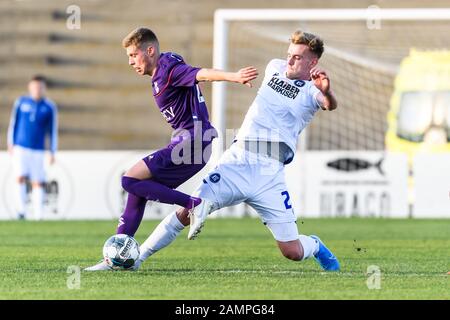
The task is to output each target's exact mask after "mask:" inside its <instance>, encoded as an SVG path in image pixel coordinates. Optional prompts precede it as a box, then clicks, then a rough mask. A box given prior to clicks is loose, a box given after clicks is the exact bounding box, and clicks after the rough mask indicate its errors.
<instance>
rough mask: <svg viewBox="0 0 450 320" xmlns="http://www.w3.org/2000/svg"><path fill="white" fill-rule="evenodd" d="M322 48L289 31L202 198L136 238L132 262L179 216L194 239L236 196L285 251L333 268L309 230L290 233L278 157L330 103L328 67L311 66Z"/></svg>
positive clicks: (161, 239)
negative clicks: (139, 239)
mask: <svg viewBox="0 0 450 320" xmlns="http://www.w3.org/2000/svg"><path fill="white" fill-rule="evenodd" d="M322 53H323V42H322V40H321V39H320V38H318V37H316V36H315V35H313V34H310V33H306V32H302V31H296V32H294V33H293V34H292V36H291V40H290V45H289V48H288V52H287V59H286V60H280V59H274V60H272V61H270V62H269V64H268V65H267V67H266V70H265V77H264V80H263V82H262V84H261V87H260V88H259V90H258V94H257V96H256V98H255V100H254V101H253V103H252V105H251V106H250V109H249V110H248V112H247V115H246V116H245V119H244V122H243V124H242V126H241V129H240V130H239V133H238V135H237V136H236V140H235V142H234V143H233V144H232V145H231V147H230V148H229V149H228V150H226V151H225V153H224V154H223V155H222V157H221V158H220V160H219V163H218V164H217V166H216V167H215V168H214V169H213V170H212V171H210V172H209V174H208V175H207V177H205V178H204V180H203V184H202V185H201V186H200V187H199V188H198V189H197V191H196V192H195V196H197V197H200V198H202V203H201V204H200V205H199V206H198V207H196V208H195V209H194V212H193V213H192V214H191V215H190V216H188V211H187V210H184V209H182V210H179V211H178V212H174V213H172V214H170V215H169V216H167V217H166V218H165V219H164V220H163V221H162V222H161V224H160V225H159V226H157V228H156V229H155V230H154V232H153V233H152V234H151V235H150V236H149V238H148V239H147V240H146V241H145V242H144V243H143V244H142V246H141V255H140V259H139V260H138V262H137V264H136V266H135V269H137V268H139V266H140V264H141V263H142V262H143V261H144V260H145V259H147V258H148V257H149V256H151V255H152V254H154V253H155V252H157V251H158V250H160V249H162V248H164V247H165V246H167V245H168V244H170V243H171V242H172V241H173V240H174V239H175V238H176V236H177V235H178V234H179V233H180V232H181V231H182V230H183V229H184V227H185V226H187V224H189V223H190V225H191V226H190V230H189V235H188V238H189V239H194V238H195V237H196V236H197V235H198V233H199V232H200V230H201V228H202V227H203V225H204V221H205V219H206V217H207V216H208V214H210V213H212V212H214V211H215V210H218V209H220V208H223V207H227V206H232V205H235V204H238V203H241V202H246V203H247V204H249V205H250V206H252V207H253V208H254V209H255V210H256V211H257V212H258V214H259V215H260V216H261V219H262V221H263V223H264V224H265V225H266V226H267V227H268V228H269V230H270V231H271V232H272V234H273V236H274V238H275V240H276V241H277V244H278V247H279V248H280V250H281V252H282V254H283V255H284V256H285V257H286V258H288V259H291V260H294V261H301V260H304V259H307V258H310V257H312V256H313V257H314V258H315V259H316V260H317V262H318V263H319V264H320V265H321V267H322V268H323V269H324V270H326V271H338V270H339V269H340V266H339V262H338V260H337V258H336V257H335V256H334V255H333V253H332V252H331V251H330V250H329V249H328V248H327V247H326V246H325V245H324V244H323V242H322V241H321V240H320V239H319V238H318V237H317V236H306V235H301V234H299V233H298V229H297V224H296V220H297V218H296V216H295V214H294V211H293V209H292V205H291V203H290V197H289V192H288V190H287V187H286V183H285V178H284V165H285V164H287V163H289V162H291V161H292V158H293V156H294V153H295V151H296V143H297V138H298V135H299V134H300V132H301V131H302V130H303V129H304V128H305V127H306V126H307V125H308V123H309V122H310V121H311V120H312V118H313V117H314V114H315V113H316V112H317V111H318V110H319V109H323V110H334V109H336V107H337V101H336V98H335V97H334V95H333V93H332V91H331V89H330V80H329V78H328V75H327V73H326V72H325V71H324V70H322V69H320V68H319V67H317V63H318V60H319V59H320V57H321V55H322Z"/></svg>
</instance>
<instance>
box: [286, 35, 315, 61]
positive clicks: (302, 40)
mask: <svg viewBox="0 0 450 320" xmlns="http://www.w3.org/2000/svg"><path fill="white" fill-rule="evenodd" d="M289 40H290V41H291V43H293V44H304V45H307V46H308V47H309V50H310V51H311V52H312V53H314V54H315V55H316V56H317V58H320V57H321V56H322V53H323V41H322V39H320V38H319V37H317V36H315V35H314V34H312V33H308V32H303V31H301V30H297V31H295V32H294V33H293V34H292V35H291V38H290V39H289Z"/></svg>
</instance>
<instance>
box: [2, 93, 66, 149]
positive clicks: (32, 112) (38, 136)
mask: <svg viewBox="0 0 450 320" xmlns="http://www.w3.org/2000/svg"><path fill="white" fill-rule="evenodd" d="M46 135H48V136H49V139H50V144H49V149H50V151H51V152H52V153H55V152H56V150H57V148H58V109H57V107H56V104H55V103H53V102H52V101H51V100H49V99H47V98H43V99H41V100H39V101H35V100H33V99H32V98H31V97H30V96H22V97H20V98H18V99H17V100H16V101H15V103H14V107H13V110H12V113H11V120H10V122H9V128H8V145H11V146H12V145H18V146H21V147H24V148H29V149H34V150H45V149H46V145H45V138H46Z"/></svg>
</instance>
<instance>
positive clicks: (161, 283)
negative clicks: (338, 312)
mask: <svg viewBox="0 0 450 320" xmlns="http://www.w3.org/2000/svg"><path fill="white" fill-rule="evenodd" d="M157 223H158V221H144V222H143V224H142V225H141V228H140V230H139V231H138V233H137V234H136V239H137V240H138V241H139V242H140V243H142V242H143V241H144V240H145V239H146V237H147V235H148V233H149V232H150V231H151V230H153V228H154V227H155V226H156V224H157ZM115 225H116V222H115V221H54V222H24V221H9V222H8V221H6V222H0V235H1V242H0V247H1V248H0V251H1V257H2V258H1V259H0V299H162V300H169V299H170V300H177V299H189V300H191V299H194V300H197V299H199V300H202V299H275V300H277V299H289V300H291V299H450V275H447V271H450V220H410V219H409V220H388V219H358V218H354V219H299V220H298V225H299V229H300V230H301V233H304V234H317V235H319V236H320V237H321V238H322V240H323V241H324V242H325V243H326V244H327V246H328V247H329V248H330V249H332V250H333V251H334V253H335V254H336V255H337V257H338V258H339V260H340V262H341V269H342V271H341V272H339V273H325V272H322V271H321V269H320V267H319V266H318V264H317V263H316V262H315V261H314V260H313V259H309V260H307V261H303V262H293V261H289V260H287V259H285V258H284V257H282V256H281V253H280V252H279V250H278V248H277V247H276V243H275V241H274V240H273V238H272V235H271V234H270V232H269V231H268V230H267V229H266V227H265V226H264V225H263V224H262V223H261V222H260V221H259V220H257V219H251V218H245V219H210V220H208V221H207V223H206V225H205V229H204V230H203V232H202V233H201V235H200V237H199V238H198V239H197V240H195V241H189V240H187V239H186V237H187V228H186V230H184V231H183V233H182V234H181V235H180V237H179V238H178V239H177V240H176V241H175V242H174V243H173V244H172V245H171V246H169V247H167V248H166V249H164V250H162V251H161V252H158V253H157V254H155V255H154V256H152V257H151V258H150V259H149V260H147V261H146V263H145V264H144V265H143V267H142V269H141V270H140V271H139V272H102V273H87V272H81V275H80V288H79V289H69V288H68V286H67V280H68V278H69V277H71V276H73V275H75V274H73V273H68V272H67V271H68V267H69V266H72V265H74V266H79V267H80V268H84V267H87V266H89V265H91V264H93V263H96V262H97V261H98V260H99V259H100V258H101V249H102V245H103V243H104V241H105V240H106V239H107V238H108V237H109V236H110V235H112V234H113V233H114V231H115ZM355 240H356V241H355ZM370 265H375V266H378V267H379V268H380V272H381V281H380V288H379V289H369V288H368V286H367V281H368V278H369V277H370V275H368V274H367V273H366V272H367V268H368V267H369V266H370ZM69 282H70V281H69Z"/></svg>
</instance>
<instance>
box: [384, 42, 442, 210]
mask: <svg viewBox="0 0 450 320" xmlns="http://www.w3.org/2000/svg"><path fill="white" fill-rule="evenodd" d="M385 143H386V150H387V151H391V152H401V153H405V154H407V155H408V163H409V180H408V202H409V205H410V215H411V214H412V210H413V209H412V208H413V204H414V202H415V188H414V184H415V183H414V172H413V159H414V156H415V155H416V154H417V153H423V152H424V153H441V152H450V51H448V50H440V51H418V50H414V49H411V51H410V54H409V56H407V57H406V58H404V59H403V60H402V62H401V64H400V69H399V72H398V74H397V77H396V78H395V83H394V92H393V94H392V97H391V101H390V109H389V112H388V130H387V133H386V140H385Z"/></svg>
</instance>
